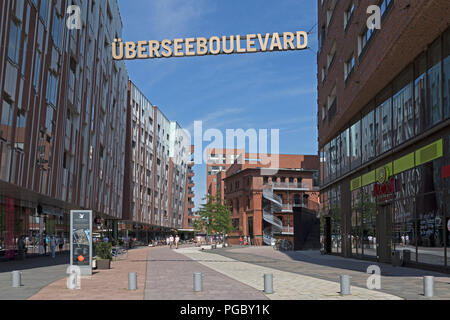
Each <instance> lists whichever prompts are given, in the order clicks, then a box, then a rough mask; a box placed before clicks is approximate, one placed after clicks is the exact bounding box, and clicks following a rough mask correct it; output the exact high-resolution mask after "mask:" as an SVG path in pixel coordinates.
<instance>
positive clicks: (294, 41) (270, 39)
mask: <svg viewBox="0 0 450 320" xmlns="http://www.w3.org/2000/svg"><path fill="white" fill-rule="evenodd" d="M307 48H308V33H306V32H304V31H297V32H296V33H293V32H283V33H281V34H280V33H277V32H275V33H272V34H270V33H266V34H265V35H261V34H249V35H246V36H244V37H241V36H240V35H235V36H234V35H233V36H229V37H226V36H223V37H217V36H213V37H210V38H209V39H206V38H186V39H174V40H168V39H165V40H162V41H155V40H150V41H138V42H122V39H114V42H113V43H112V57H113V59H114V60H123V59H126V60H132V59H154V58H170V57H189V56H204V55H218V54H233V53H254V52H266V51H288V50H304V49H307Z"/></svg>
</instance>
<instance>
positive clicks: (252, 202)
mask: <svg viewBox="0 0 450 320" xmlns="http://www.w3.org/2000/svg"><path fill="white" fill-rule="evenodd" d="M242 160H243V161H240V159H237V160H236V163H234V164H233V165H231V166H230V167H229V168H228V170H226V171H221V172H219V173H218V174H217V175H216V178H217V180H218V182H217V187H216V190H217V189H218V188H221V189H222V190H223V194H224V202H225V203H226V204H227V205H228V206H229V207H230V209H231V212H232V221H233V226H234V227H235V229H236V231H235V232H233V233H232V234H230V235H229V241H230V243H232V244H239V237H240V236H249V237H250V238H251V239H252V243H253V244H255V245H263V243H264V244H269V245H270V244H271V243H272V241H273V239H275V238H278V239H281V238H284V239H289V240H290V241H291V242H293V235H294V228H293V227H294V219H293V209H294V207H306V208H309V209H311V210H315V211H316V212H318V207H319V203H318V200H319V193H318V171H319V159H318V157H317V156H303V155H279V161H278V167H276V168H275V167H273V166H272V165H271V164H263V162H261V160H260V159H258V157H257V156H256V155H249V154H247V155H246V157H245V158H244V159H242ZM219 180H220V181H221V182H219Z"/></svg>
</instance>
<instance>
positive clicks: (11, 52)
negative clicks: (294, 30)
mask: <svg viewBox="0 0 450 320" xmlns="http://www.w3.org/2000/svg"><path fill="white" fill-rule="evenodd" d="M19 53H20V26H19V24H18V23H16V22H15V21H13V20H11V28H10V33H9V46H8V58H9V59H10V60H11V61H12V62H13V63H14V64H19Z"/></svg>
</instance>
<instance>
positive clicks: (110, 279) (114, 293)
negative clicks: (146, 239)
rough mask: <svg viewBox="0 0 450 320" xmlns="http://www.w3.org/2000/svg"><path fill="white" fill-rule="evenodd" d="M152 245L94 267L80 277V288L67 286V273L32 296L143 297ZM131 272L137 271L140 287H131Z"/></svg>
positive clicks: (64, 297)
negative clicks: (108, 264) (106, 265)
mask: <svg viewBox="0 0 450 320" xmlns="http://www.w3.org/2000/svg"><path fill="white" fill-rule="evenodd" d="M150 250H151V248H140V249H133V250H130V251H128V258H127V259H125V260H119V261H112V262H111V269H109V270H94V272H93V275H92V276H82V277H81V289H80V290H69V289H67V284H66V281H67V276H66V277H64V279H61V280H58V281H55V282H53V283H52V284H50V285H48V286H46V287H45V288H43V289H42V290H40V291H39V292H38V293H37V294H36V295H34V296H32V297H31V298H30V300H142V299H143V296H144V287H145V276H144V275H145V273H146V263H145V260H146V258H147V255H148V252H149V251H150ZM128 272H137V273H138V279H137V280H138V283H137V285H138V290H136V291H129V290H128Z"/></svg>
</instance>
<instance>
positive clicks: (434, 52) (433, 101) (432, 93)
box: [427, 39, 442, 126]
mask: <svg viewBox="0 0 450 320" xmlns="http://www.w3.org/2000/svg"><path fill="white" fill-rule="evenodd" d="M428 65H429V66H431V67H430V69H428V73H427V91H428V98H429V99H428V105H429V108H430V109H429V110H428V112H430V114H431V126H434V125H435V124H437V123H438V122H440V121H441V120H442V110H441V108H442V78H441V77H442V74H441V68H442V67H441V66H442V65H441V41H440V39H437V40H436V41H435V42H434V43H433V45H432V46H431V48H430V50H429V52H428Z"/></svg>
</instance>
